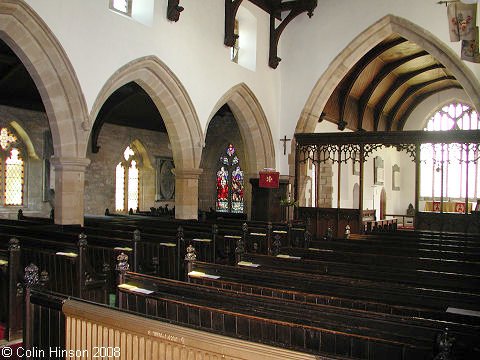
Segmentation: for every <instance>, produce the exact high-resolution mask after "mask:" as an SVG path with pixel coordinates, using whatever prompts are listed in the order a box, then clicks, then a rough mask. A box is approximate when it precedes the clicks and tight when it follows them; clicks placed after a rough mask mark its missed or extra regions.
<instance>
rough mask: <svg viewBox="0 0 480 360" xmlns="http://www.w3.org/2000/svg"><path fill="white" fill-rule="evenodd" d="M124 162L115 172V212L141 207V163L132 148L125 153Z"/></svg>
mask: <svg viewBox="0 0 480 360" xmlns="http://www.w3.org/2000/svg"><path fill="white" fill-rule="evenodd" d="M123 159H124V160H123V161H121V162H119V163H118V164H117V167H116V170H115V210H116V211H126V210H130V209H132V210H134V211H135V210H137V209H138V207H139V201H138V199H139V193H140V187H139V184H140V182H139V167H138V166H139V162H138V157H137V155H136V154H135V152H134V151H133V149H132V148H131V147H130V146H127V148H126V149H125V151H124V152H123Z"/></svg>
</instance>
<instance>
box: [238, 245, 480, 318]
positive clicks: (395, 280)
mask: <svg viewBox="0 0 480 360" xmlns="http://www.w3.org/2000/svg"><path fill="white" fill-rule="evenodd" d="M242 259H243V260H245V261H247V262H251V263H256V264H260V265H261V267H262V268H263V269H265V268H267V269H273V270H275V269H278V270H287V271H294V272H301V273H308V274H315V275H329V276H337V277H343V278H347V279H360V280H369V281H377V282H379V283H386V284H388V285H384V286H396V285H398V286H402V285H406V286H411V287H413V286H418V287H420V288H424V289H431V290H433V291H437V292H438V294H439V296H441V297H442V298H444V299H445V300H447V299H451V300H453V299H454V298H455V296H458V297H460V296H462V294H463V293H468V294H472V295H478V296H480V276H479V275H478V274H475V275H470V274H463V273H446V272H438V271H430V270H421V271H417V270H415V269H405V268H394V267H391V266H379V265H364V264H350V263H340V262H331V261H317V260H306V259H301V258H300V259H299V258H297V257H274V256H266V255H258V254H248V253H247V254H245V255H244V256H243V257H242ZM442 291H444V292H445V294H444V295H440V294H441V292H442ZM455 294H457V295H455ZM479 309H480V305H479Z"/></svg>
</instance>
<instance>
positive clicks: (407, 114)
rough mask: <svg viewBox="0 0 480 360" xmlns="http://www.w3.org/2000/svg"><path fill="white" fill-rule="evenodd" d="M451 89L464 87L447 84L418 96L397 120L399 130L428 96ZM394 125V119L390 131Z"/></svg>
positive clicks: (390, 124)
mask: <svg viewBox="0 0 480 360" xmlns="http://www.w3.org/2000/svg"><path fill="white" fill-rule="evenodd" d="M449 89H463V88H462V87H461V86H460V85H446V86H444V87H442V88H440V89H436V90H434V91H429V92H428V93H425V94H422V95H420V96H418V97H417V98H415V101H414V102H413V103H412V104H411V105H410V106H409V107H408V109H407V110H406V111H405V112H404V113H403V115H402V117H401V118H400V120H399V121H398V122H397V130H398V131H403V127H404V126H405V124H406V122H407V120H408V118H409V117H410V115H411V114H412V112H413V110H415V109H416V108H417V106H418V105H420V103H421V102H422V101H423V100H425V99H426V98H428V97H430V96H432V95H434V94H436V93H438V92H440V91H445V90H449ZM392 127H393V120H392V121H390V122H389V126H388V129H387V130H388V131H390V130H391V128H392Z"/></svg>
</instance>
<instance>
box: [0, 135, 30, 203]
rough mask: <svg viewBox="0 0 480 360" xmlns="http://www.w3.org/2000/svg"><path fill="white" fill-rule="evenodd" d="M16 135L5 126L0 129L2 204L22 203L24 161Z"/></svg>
mask: <svg viewBox="0 0 480 360" xmlns="http://www.w3.org/2000/svg"><path fill="white" fill-rule="evenodd" d="M19 145H20V144H18V142H17V137H16V136H15V135H13V134H12V133H11V132H10V131H9V130H8V129H7V128H1V129H0V152H1V167H2V170H3V171H2V175H3V176H2V177H1V187H2V190H3V196H2V202H3V205H4V206H12V205H13V206H21V205H23V194H24V179H25V174H24V171H25V162H24V160H23V158H22V150H21V148H20V147H19Z"/></svg>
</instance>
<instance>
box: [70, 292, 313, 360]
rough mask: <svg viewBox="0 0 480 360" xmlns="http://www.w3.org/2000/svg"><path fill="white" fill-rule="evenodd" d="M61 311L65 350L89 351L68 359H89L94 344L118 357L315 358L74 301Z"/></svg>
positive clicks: (212, 359)
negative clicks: (64, 321) (64, 330)
mask: <svg viewBox="0 0 480 360" xmlns="http://www.w3.org/2000/svg"><path fill="white" fill-rule="evenodd" d="M63 312H64V313H65V316H66V350H67V351H69V350H74V351H77V352H78V351H79V350H86V352H87V353H88V355H89V356H87V357H81V356H80V357H77V356H74V357H71V358H70V359H93V356H92V354H95V351H96V350H99V349H107V350H106V351H111V352H114V351H118V352H119V353H120V356H119V359H152V360H153V359H175V360H193V359H195V360H221V359H222V360H223V359H225V360H258V359H262V360H277V359H292V360H294V359H299V360H300V359H305V360H307V359H312V360H313V359H316V357H315V356H313V355H308V354H301V353H297V352H293V351H288V350H283V349H279V348H274V347H271V346H266V345H262V344H254V343H250V342H247V341H243V340H238V339H232V338H228V337H225V336H220V335H214V334H209V333H206V332H203V331H198V330H193V329H186V328H183V327H180V326H176V325H171V324H167V323H163V322H160V321H155V320H152V319H146V318H143V317H140V316H136V315H132V314H127V313H122V312H120V311H116V310H113V309H110V308H105V307H101V306H96V305H92V304H86V303H82V302H79V301H75V300H67V301H66V302H65V304H64V306H63ZM102 351H104V350H102ZM83 354H85V353H83Z"/></svg>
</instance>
